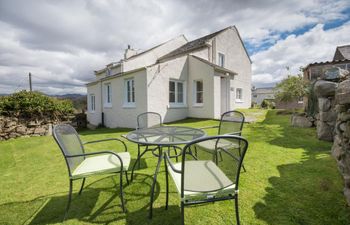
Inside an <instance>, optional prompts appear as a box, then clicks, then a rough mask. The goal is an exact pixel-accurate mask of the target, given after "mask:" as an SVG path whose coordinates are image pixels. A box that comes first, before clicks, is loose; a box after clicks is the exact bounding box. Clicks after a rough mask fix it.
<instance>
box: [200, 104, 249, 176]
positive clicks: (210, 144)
mask: <svg viewBox="0 0 350 225" xmlns="http://www.w3.org/2000/svg"><path fill="white" fill-rule="evenodd" d="M244 121H245V117H244V114H243V113H241V112H239V111H235V110H233V111H228V112H225V113H223V114H222V115H221V119H220V124H219V126H210V127H203V128H202V129H207V128H218V135H226V134H228V135H238V136H241V135H242V129H243V124H244ZM198 145H199V146H200V147H201V148H203V149H205V150H207V151H209V152H212V153H214V152H215V154H213V157H214V161H215V162H216V163H218V155H219V156H220V157H221V151H220V150H219V151H216V148H215V145H216V143H215V141H207V142H203V143H198ZM219 145H220V146H219V147H220V149H221V148H227V147H233V146H232V143H225V142H220V143H219ZM235 147H236V149H237V150H238V152H241V150H240V145H239V142H238V143H237V145H236V146H235ZM221 160H222V157H221ZM243 170H244V171H246V169H245V167H244V165H243Z"/></svg>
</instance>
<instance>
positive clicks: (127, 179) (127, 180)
mask: <svg viewBox="0 0 350 225" xmlns="http://www.w3.org/2000/svg"><path fill="white" fill-rule="evenodd" d="M124 172H125V178H126V183H127V184H128V185H129V178H128V171H124Z"/></svg>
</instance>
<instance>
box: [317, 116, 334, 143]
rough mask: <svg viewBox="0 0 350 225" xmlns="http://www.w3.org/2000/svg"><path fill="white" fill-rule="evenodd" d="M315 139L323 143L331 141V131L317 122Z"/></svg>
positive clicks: (327, 126)
mask: <svg viewBox="0 0 350 225" xmlns="http://www.w3.org/2000/svg"><path fill="white" fill-rule="evenodd" d="M316 130H317V137H318V139H320V140H324V141H333V129H332V127H330V126H329V125H328V124H327V123H324V122H322V121H317V129H316Z"/></svg>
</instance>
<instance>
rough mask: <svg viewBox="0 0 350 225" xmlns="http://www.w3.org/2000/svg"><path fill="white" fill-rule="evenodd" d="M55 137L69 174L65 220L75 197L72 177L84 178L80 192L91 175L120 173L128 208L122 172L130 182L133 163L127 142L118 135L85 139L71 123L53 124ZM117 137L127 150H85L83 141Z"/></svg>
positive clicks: (76, 178)
mask: <svg viewBox="0 0 350 225" xmlns="http://www.w3.org/2000/svg"><path fill="white" fill-rule="evenodd" d="M53 137H54V139H55V141H56V142H57V144H58V146H59V147H60V149H61V151H62V153H63V156H64V158H65V161H66V164H67V168H68V174H69V194H68V204H67V208H66V211H65V215H64V218H63V220H65V218H66V216H67V214H68V210H69V207H70V203H71V200H72V189H73V181H75V180H80V179H82V183H81V187H80V190H79V195H80V194H81V192H82V191H83V187H84V184H85V179H86V178H87V177H88V176H92V175H102V174H113V173H119V174H120V176H119V178H120V181H119V186H120V199H121V205H122V210H123V212H125V211H126V210H125V206H124V197H123V172H124V173H125V176H126V181H127V183H129V180H128V175H127V171H128V168H129V164H130V154H129V152H127V147H126V145H125V143H124V142H123V141H122V140H120V139H118V138H109V139H103V140H96V141H89V142H85V143H82V142H81V140H80V138H79V135H78V133H77V132H76V130H75V129H74V128H73V127H72V126H71V125H68V124H62V125H56V126H54V128H53ZM105 141H117V142H121V143H122V144H123V146H124V152H120V153H115V152H113V151H99V152H89V153H86V152H85V149H84V145H87V144H92V143H98V142H105Z"/></svg>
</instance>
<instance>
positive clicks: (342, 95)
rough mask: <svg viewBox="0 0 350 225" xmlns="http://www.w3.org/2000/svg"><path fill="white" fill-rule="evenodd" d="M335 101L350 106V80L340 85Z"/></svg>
mask: <svg viewBox="0 0 350 225" xmlns="http://www.w3.org/2000/svg"><path fill="white" fill-rule="evenodd" d="M335 99H336V101H337V103H338V104H343V105H344V104H350V80H345V81H343V82H341V83H339V86H338V88H337V91H336V96H335Z"/></svg>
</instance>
